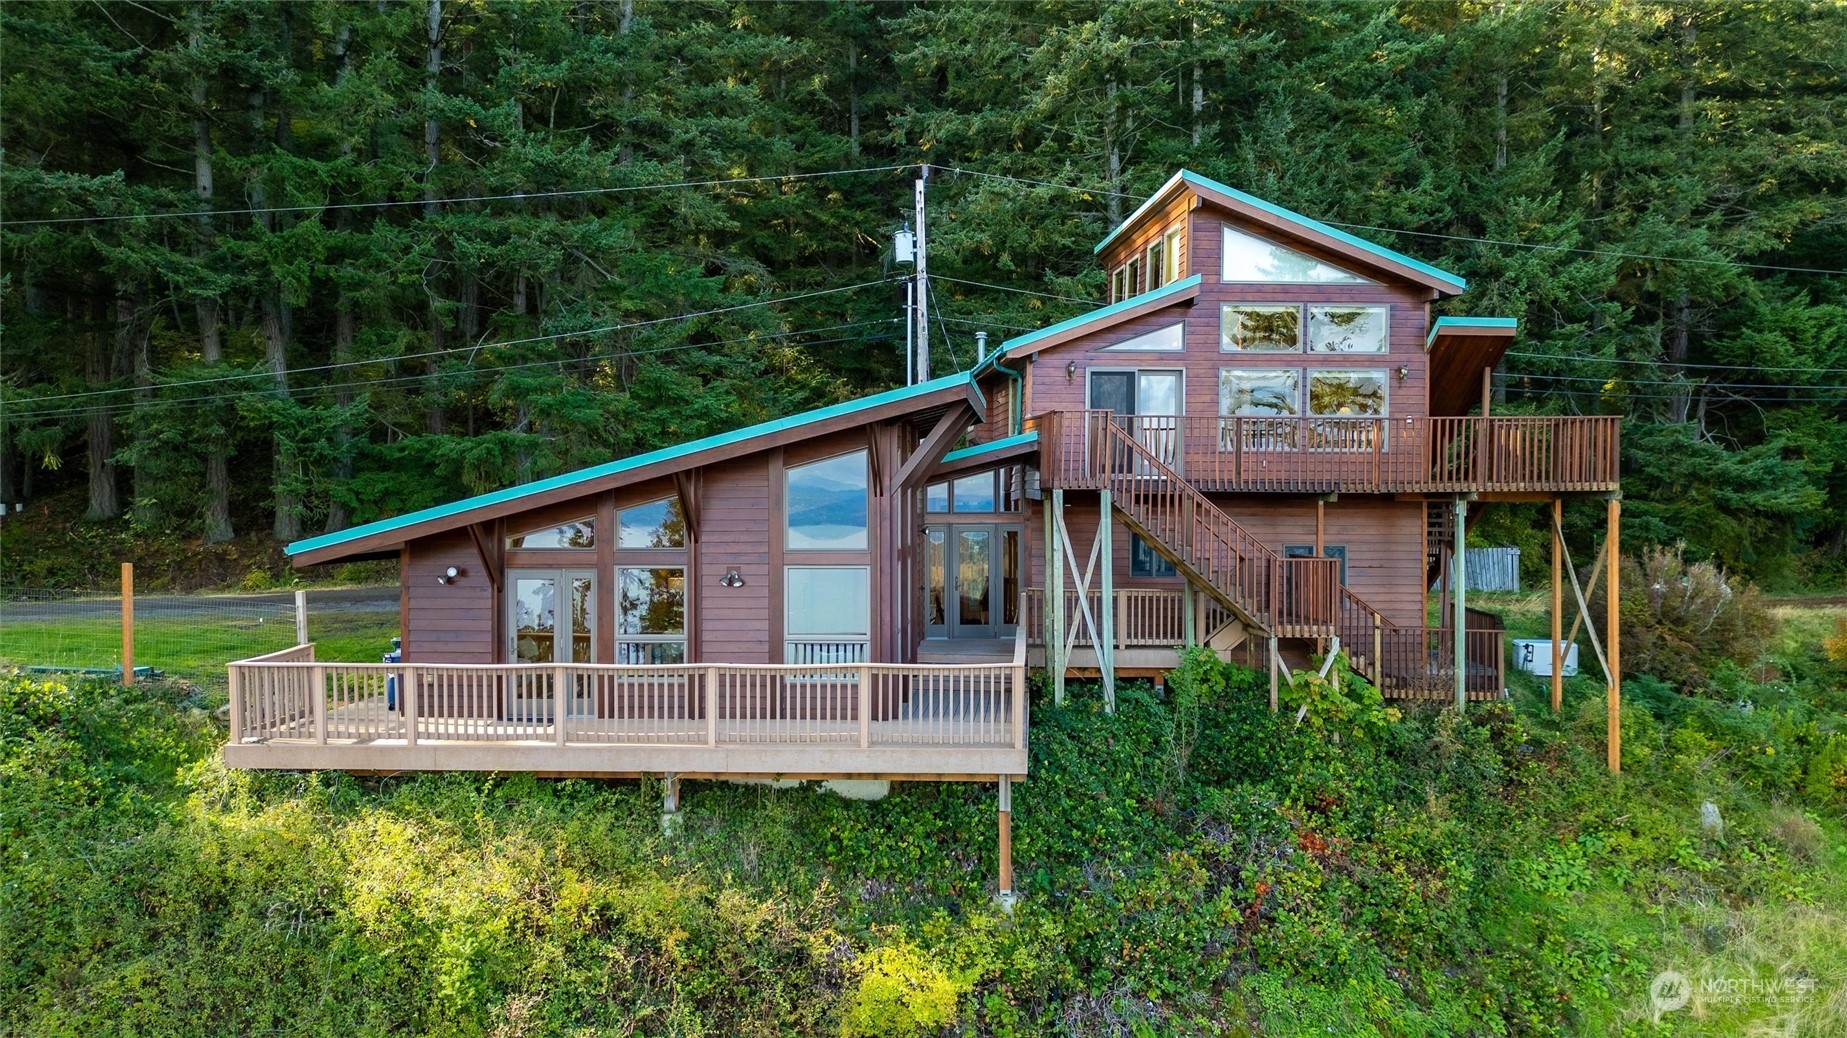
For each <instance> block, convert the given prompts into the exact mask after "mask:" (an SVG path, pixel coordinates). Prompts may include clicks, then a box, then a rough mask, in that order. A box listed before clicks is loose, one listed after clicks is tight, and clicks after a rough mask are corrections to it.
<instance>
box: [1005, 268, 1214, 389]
mask: <svg viewBox="0 0 1847 1038" xmlns="http://www.w3.org/2000/svg"><path fill="white" fill-rule="evenodd" d="M1203 283H1204V279H1203V278H1201V277H1200V276H1199V275H1198V274H1194V275H1193V276H1191V277H1184V278H1181V279H1180V280H1178V281H1175V282H1173V283H1172V284H1167V285H1162V286H1161V287H1160V288H1157V289H1155V290H1154V291H1152V292H1143V293H1142V294H1141V295H1138V296H1130V297H1129V298H1127V299H1124V300H1122V301H1121V302H1116V303H1111V304H1110V305H1108V306H1106V307H1103V308H1101V309H1098V310H1092V311H1090V312H1089V313H1084V314H1078V315H1077V316H1076V317H1072V318H1068V319H1066V320H1063V321H1060V322H1058V323H1057V324H1054V325H1048V326H1046V327H1044V328H1041V329H1039V330H1038V331H1036V332H1028V333H1026V334H1025V335H1021V336H1018V337H1016V338H1012V339H1008V340H1007V341H1006V342H1003V343H1001V344H1000V349H998V350H996V351H995V352H994V355H993V356H992V357H989V358H988V359H987V360H986V361H983V362H982V363H981V364H978V365H976V366H975V371H977V372H978V371H980V370H981V369H982V367H983V366H991V365H993V364H996V363H999V361H1000V358H1001V357H1002V356H1003V355H1004V354H1006V353H1008V352H1010V351H1012V350H1014V349H1017V348H1019V347H1021V346H1029V345H1031V344H1032V343H1035V342H1038V341H1039V340H1040V339H1043V338H1045V337H1046V336H1048V335H1057V334H1059V333H1060V332H1068V331H1070V330H1071V329H1073V328H1082V327H1083V326H1084V325H1087V324H1092V323H1094V322H1097V321H1107V320H1109V319H1110V318H1112V317H1114V316H1116V315H1117V314H1120V313H1122V312H1124V311H1126V310H1129V309H1131V308H1133V307H1137V306H1143V305H1145V304H1148V303H1158V302H1160V301H1161V300H1163V299H1166V298H1168V297H1169V296H1177V295H1181V294H1183V293H1185V292H1187V291H1189V290H1190V289H1195V288H1198V287H1199V286H1200V285H1201V284H1203Z"/></svg>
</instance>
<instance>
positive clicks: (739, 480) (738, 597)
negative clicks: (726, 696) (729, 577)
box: [699, 454, 781, 663]
mask: <svg viewBox="0 0 1847 1038" xmlns="http://www.w3.org/2000/svg"><path fill="white" fill-rule="evenodd" d="M768 462H769V456H768V455H767V454H756V455H752V456H750V457H747V458H740V459H738V460H736V461H728V462H725V463H724V464H722V465H714V466H712V467H710V468H708V469H706V470H705V472H704V474H703V477H702V481H703V485H702V486H701V488H700V517H699V521H700V538H699V570H700V572H701V573H702V574H704V586H703V587H702V588H701V590H702V591H704V592H706V593H705V594H704V595H703V596H702V599H703V600H702V601H701V603H700V613H701V615H700V622H701V624H702V627H701V630H700V640H701V642H702V645H703V648H704V653H703V661H704V662H711V663H767V662H770V661H771V660H770V637H769V635H770V632H769V616H770V590H771V580H770V544H769V527H770V523H769V516H770V479H769V465H768ZM732 569H735V570H737V571H738V575H739V576H741V577H743V578H744V586H743V587H723V586H720V585H719V583H718V581H719V579H720V578H722V577H723V576H724V575H725V573H726V572H727V571H728V570H732ZM775 662H781V660H780V659H777V660H776V661H775Z"/></svg>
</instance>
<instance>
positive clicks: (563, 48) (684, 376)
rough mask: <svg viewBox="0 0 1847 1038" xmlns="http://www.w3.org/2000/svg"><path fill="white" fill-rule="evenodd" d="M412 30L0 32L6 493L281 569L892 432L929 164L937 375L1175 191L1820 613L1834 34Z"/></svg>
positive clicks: (1803, 29) (1453, 12)
mask: <svg viewBox="0 0 1847 1038" xmlns="http://www.w3.org/2000/svg"><path fill="white" fill-rule="evenodd" d="M439 16H440V22H439V25H438V29H439V39H440V43H441V51H440V53H439V54H438V55H437V56H436V62H435V65H434V68H435V69H436V71H435V72H434V73H433V74H432V73H429V72H426V71H425V70H426V69H428V68H430V67H432V66H431V65H430V61H431V55H430V51H429V39H428V32H429V27H428V25H427V20H426V19H427V8H425V7H420V6H419V5H403V4H397V5H393V4H387V5H385V6H383V7H380V6H378V5H375V4H374V5H364V4H327V3H310V4H301V3H298V4H241V3H224V2H205V3H200V4H196V5H190V6H187V7H185V8H184V9H183V11H180V12H170V11H166V10H164V9H160V8H158V7H148V6H147V5H143V6H135V5H132V4H131V5H123V6H111V7H104V6H98V5H95V4H87V5H72V4H63V3H53V2H43V0H26V2H19V3H12V4H8V5H6V6H5V9H4V13H3V14H0V30H3V31H0V59H4V62H5V64H6V67H7V68H8V69H9V77H8V80H7V89H6V97H5V102H6V109H7V114H8V116H9V118H8V119H7V120H6V122H5V126H4V131H3V133H0V151H3V153H4V155H5V156H6V158H5V161H4V162H3V163H0V194H3V195H4V198H5V201H6V208H7V212H8V222H7V225H6V227H5V228H4V235H3V236H0V253H3V254H4V256H5V260H6V263H5V266H6V269H7V274H6V275H5V277H4V279H0V301H3V302H4V304H5V306H4V309H5V312H6V335H7V342H8V347H9V348H8V349H7V351H6V353H5V356H4V358H3V359H0V402H3V403H4V405H5V406H4V407H0V499H6V500H9V501H14V500H22V499H26V498H30V499H32V500H33V501H35V502H36V501H37V500H39V499H40V498H42V497H44V496H45V495H46V494H47V493H56V492H59V491H62V490H66V489H76V490H79V491H82V490H93V491H97V492H98V493H99V495H101V494H102V491H104V490H105V489H109V488H115V489H118V490H119V491H120V492H122V493H123V494H124V495H125V497H126V500H124V501H121V502H119V503H118V506H117V508H116V509H114V510H111V509H109V508H106V507H104V508H101V509H100V511H99V514H98V515H97V516H95V517H93V518H107V517H111V516H113V515H115V514H116V513H117V512H119V513H120V514H121V516H122V519H121V522H122V523H123V525H124V526H128V525H130V524H132V525H133V528H135V529H138V530H140V531H142V532H146V533H162V534H172V535H174V536H179V537H196V536H199V535H201V534H203V533H207V532H210V531H209V530H208V527H209V526H210V525H211V522H212V520H211V518H210V516H211V514H212V511H213V509H214V508H216V507H218V506H221V505H222V506H223V507H224V509H225V510H226V511H227V512H228V513H229V514H230V515H231V517H232V518H233V519H234V523H233V525H234V526H235V527H236V530H237V532H241V533H244V534H247V535H249V534H254V533H256V532H257V531H265V532H264V534H263V536H265V537H271V536H281V537H292V536H295V535H296V534H297V533H311V532H316V531H318V530H320V529H327V528H339V527H342V526H345V525H348V524H350V523H353V522H359V521H365V520H369V519H373V518H378V517H381V516H386V515H396V514H403V513H404V512H406V511H409V510H411V509H414V508H418V507H421V506H424V505H428V504H434V503H439V502H442V501H448V500H454V499H456V498H458V497H460V496H462V495H464V494H466V493H469V492H473V491H479V490H483V489H488V488H496V487H500V486H505V485H510V484H514V483H518V482H523V481H530V480H533V479H538V478H543V477H545V476H548V475H552V474H555V473H558V472H561V471H565V470H568V469H571V468H574V467H578V466H582V465H584V464H587V463H590V462H594V461H603V460H607V459H608V458H611V457H620V456H625V455H629V454H633V453H635V452H638V451H642V450H646V449H650V448H654V447H659V446H663V445H666V444H669V443H673V442H678V441H683V440H685V439H688V438H692V437H695V436H699V435H703V434H706V433H711V432H716V431H722V430H724V429H728V428H735V427H737V426H740V425H743V424H746V423H748V422H751V421H755V420H759V419H763V418H769V417H775V416H779V415H783V414H788V413H791V412H794V411H797V410H800V409H802V408H805V407H811V406H815V405H818V404H824V403H830V402H833V401H836V400H839V399H843V398H845V397H847V396H849V395H854V394H859V393H863V392H867V391H872V390H877V389H883V388H887V387H889V386H890V385H892V384H894V383H895V382H897V381H898V380H899V374H900V372H899V366H900V364H901V357H902V354H903V346H902V335H901V334H899V333H898V329H896V327H895V326H894V324H893V321H892V319H893V318H894V317H896V316H897V312H896V306H897V302H896V299H897V297H896V295H895V286H893V285H891V284H888V283H882V282H886V281H887V279H888V276H889V275H890V274H891V273H893V271H894V269H895V268H893V267H892V266H891V265H890V264H889V257H888V255H887V254H886V252H885V249H886V246H885V242H886V241H887V240H888V232H889V231H890V230H891V229H892V227H893V225H894V224H895V223H896V222H897V220H898V218H899V216H900V214H902V213H904V212H906V211H908V206H909V198H910V191H909V188H910V183H909V182H910V179H911V176H912V173H911V171H909V170H900V169H888V168H884V167H893V166H901V165H904V164H910V163H918V162H925V161H927V162H930V163H933V164H934V168H935V170H936V173H935V174H934V175H933V176H932V178H931V188H930V206H931V228H930V230H931V233H930V242H931V246H930V247H931V256H930V266H931V269H932V270H933V271H935V272H936V273H938V274H939V275H941V277H940V278H939V280H938V281H937V283H936V285H935V287H934V292H935V294H936V299H935V302H936V305H937V307H938V311H939V313H940V315H941V318H942V324H941V327H940V328H939V335H938V336H937V341H938V343H939V346H938V348H937V349H936V351H935V356H936V357H937V362H938V370H939V372H946V371H948V370H951V369H958V368H965V367H967V366H968V365H969V364H970V363H971V362H972V352H973V351H972V338H973V333H974V332H975V331H976V330H977V329H982V328H985V329H988V330H989V331H991V332H994V333H997V334H1002V335H1005V334H1009V333H1011V332H1013V331H1016V330H1030V329H1033V328H1038V327H1043V326H1045V325H1047V324H1050V323H1052V322H1055V321H1057V320H1061V319H1063V318H1066V317H1069V316H1072V315H1073V314H1075V313H1077V312H1079V311H1081V310H1083V309H1086V308H1088V306H1090V305H1091V303H1092V302H1093V301H1095V300H1097V299H1098V298H1099V297H1100V296H1101V295H1102V290H1103V281H1104V278H1103V273H1102V272H1101V271H1099V270H1096V269H1094V267H1093V266H1092V257H1091V253H1090V246H1091V245H1092V244H1093V243H1094V242H1095V241H1096V240H1097V239H1098V238H1100V237H1101V236H1102V235H1103V234H1104V233H1106V231H1107V230H1108V228H1109V227H1111V226H1113V225H1114V224H1115V223H1116V222H1117V221H1119V220H1120V219H1121V218H1122V217H1123V216H1125V215H1126V214H1127V213H1128V212H1129V211H1131V210H1132V209H1133V207H1134V206H1135V204H1136V203H1137V202H1138V201H1139V199H1140V198H1141V197H1143V196H1145V195H1146V194H1147V193H1148V192H1150V191H1152V190H1154V188H1155V187H1156V186H1157V185H1159V184H1160V183H1161V182H1163V181H1164V180H1166V179H1167V177H1169V176H1170V175H1171V174H1172V172H1173V171H1174V169H1176V168H1178V167H1181V166H1186V167H1190V168H1193V169H1195V170H1198V171H1200V172H1202V173H1205V174H1207V175H1210V176H1213V177H1216V178H1218V179H1221V180H1223V181H1225V182H1227V183H1230V184H1232V185H1234V186H1237V187H1240V188H1243V189H1246V190H1249V191H1251V192H1254V193H1256V194H1257V195H1259V196H1262V197H1264V198H1266V199H1270V200H1273V201H1275V202H1277V203H1278V204H1281V205H1285V206H1289V207H1291V208H1294V209H1297V210H1299V211H1302V212H1305V213H1308V214H1310V215H1313V216H1316V217H1318V218H1322V219H1326V220H1329V221H1332V222H1335V223H1337V224H1338V225H1340V226H1343V227H1350V228H1353V229H1355V232H1356V233H1359V234H1363V235H1365V236H1367V237H1369V238H1372V239H1375V240H1378V241H1380V243H1381V244H1385V245H1389V246H1392V247H1394V248H1397V249H1400V250H1402V251H1405V252H1407V253H1409V254H1411V255H1415V256H1418V257H1419V258H1421V259H1426V260H1429V261H1431V262H1435V263H1438V264H1440V265H1442V266H1444V267H1445V268H1446V269H1451V270H1454V271H1456V272H1457V273H1459V274H1461V275H1464V276H1465V277H1467V279H1468V281H1469V284H1470V286H1471V287H1470V290H1469V292H1468V293H1467V294H1466V295H1465V296H1464V297H1462V298H1461V299H1458V300H1456V301H1454V302H1452V303H1449V304H1446V305H1447V306H1448V307H1450V308H1451V309H1453V310H1454V312H1457V313H1469V314H1502V315H1508V316H1515V317H1519V318H1521V326H1520V327H1521V333H1520V338H1519V340H1518V342H1517V343H1516V345H1515V346H1514V349H1513V351H1512V352H1511V353H1510V355H1509V357H1508V358H1507V360H1506V361H1505V362H1504V363H1503V365H1502V369H1503V372H1504V375H1503V378H1502V379H1501V381H1500V382H1499V384H1498V392H1499V393H1500V394H1501V395H1503V396H1504V397H1505V400H1504V401H1497V402H1496V404H1495V408H1496V410H1497V411H1504V412H1506V413H1521V412H1526V411H1537V412H1564V413H1622V414H1625V415H1626V416H1628V419H1629V420H1628V421H1627V422H1626V423H1625V438H1624V458H1623V461H1624V467H1625V474H1626V475H1627V476H1628V481H1627V486H1626V488H1625V493H1626V500H1627V501H1628V502H1629V514H1630V517H1631V524H1630V529H1631V533H1632V536H1634V537H1636V538H1640V539H1641V540H1643V541H1647V542H1652V543H1658V544H1674V543H1679V542H1685V543H1686V544H1687V545H1688V546H1689V548H1690V550H1691V551H1692V552H1693V553H1694V554H1695V555H1697V556H1699V557H1707V556H1710V557H1713V558H1716V559H1718V560H1720V561H1721V562H1723V563H1724V564H1725V565H1726V566H1728V567H1730V568H1731V569H1733V570H1734V571H1737V572H1743V573H1748V574H1750V575H1751V576H1753V577H1755V578H1757V579H1759V580H1761V581H1765V582H1769V583H1775V584H1793V583H1796V582H1798V581H1802V580H1809V581H1816V582H1821V581H1839V580H1840V579H1841V578H1842V577H1843V575H1844V572H1847V571H1844V570H1843V566H1847V563H1844V562H1843V561H1842V560H1843V559H1847V554H1843V553H1841V552H1839V551H1838V545H1839V542H1840V538H1841V536H1842V531H1843V529H1847V464H1844V463H1843V462H1847V427H1844V426H1843V424H1842V423H1840V422H1839V421H1837V420H1836V418H1837V416H1838V413H1839V411H1840V408H1841V405H1842V403H1843V401H1844V400H1847V394H1844V393H1843V391H1842V390H1841V389H1840V377H1839V375H1838V374H1834V372H1838V371H1840V370H1842V369H1843V368H1844V367H1847V284H1844V282H1843V279H1841V278H1840V277H1838V276H1835V275H1833V274H1831V273H1829V272H1830V271H1833V270H1835V269H1837V268H1838V266H1839V263H1838V257H1839V256H1840V255H1841V254H1842V253H1843V238H1842V234H1841V232H1840V227H1841V226H1842V219H1841V217H1842V214H1843V204H1844V203H1843V198H1847V194H1844V193H1843V192H1842V191H1841V188H1842V186H1843V185H1842V177H1841V174H1840V169H1841V168H1842V167H1843V164H1842V163H1841V162H1840V161H1839V159H1840V156H1841V153H1842V150H1843V144H1844V138H1843V130H1842V126H1841V122H1840V120H1839V119H1838V118H1836V117H1835V114H1836V113H1835V109H1836V107H1837V105H1838V98H1839V97H1840V95H1841V94H1842V92H1843V91H1842V81H1841V76H1842V73H1841V71H1840V69H1841V66H1840V63H1838V62H1833V61H1830V60H1827V59H1826V58H1825V57H1824V58H1817V55H1823V56H1831V55H1833V54H1835V52H1836V51H1837V50H1838V45H1839V41H1840V40H1841V39H1842V38H1844V37H1847V32H1844V31H1843V28H1844V20H1847V14H1844V13H1843V11H1842V9H1841V8H1840V6H1839V5H1836V4H1826V3H1782V4H1755V5H1719V6H1695V7H1686V8H1676V7H1669V6H1663V5H1660V4H1655V3H1640V2H1634V0H1622V2H1613V3H1603V4H1594V5H1587V4H1530V5H1515V6H1508V5H1491V4H1479V3H1475V4H1463V5H1453V4H1452V5H1442V4H1409V5H1406V4H1388V3H1384V2H1383V0H1368V2H1363V3H1352V4H1340V5H1318V6H1315V7H1313V8H1312V9H1311V10H1310V13H1308V14H1306V15H1305V14H1304V13H1303V11H1302V10H1301V9H1299V8H1297V7H1294V6H1289V5H1281V4H1270V5H1262V4H1237V3H1230V2H1224V0H1202V2H1196V3H1188V4H1185V5H1176V4H1162V3H1154V2H1149V0H1121V2H1112V3H1108V4H1101V5H1098V4H1080V5H1073V4H1068V3H1062V2H1053V0H1033V2H1028V3H1013V4H1000V5H997V4H990V3H979V2H968V0H954V2H946V3H931V4H911V5H872V4H867V3H864V2H859V0H854V2H849V3H837V4H826V5H821V4H770V3H753V4H742V5H737V4H695V3H659V2H649V0H639V2H636V3H633V4H629V3H619V4H589V5H574V4H567V3H562V2H547V3H533V4H513V5H505V4H481V3H467V4H463V3H449V4H443V5H441V7H440V10H439ZM566 84H568V86H566ZM99 112H104V113H112V114H111V115H110V117H109V119H108V120H107V124H106V126H104V127H102V128H99V126H98V123H97V121H96V120H97V116H96V113H99ZM196 131H198V132H196ZM431 133H433V135H434V141H433V143H431V142H430V141H429V140H428V139H427V138H426V134H431ZM954 168H967V169H970V170H978V171H980V172H982V173H986V174H997V175H998V176H975V175H965V174H961V173H956V172H951V170H952V169H954ZM206 170H209V171H210V172H211V173H212V175H213V182H214V185H215V186H214V188H213V193H212V194H211V195H210V196H209V197H206V198H202V197H200V194H199V189H198V186H197V185H198V179H197V178H198V175H199V173H201V172H203V171H206ZM860 170H865V171H867V172H852V171H860ZM817 174H825V175H817ZM756 178H761V179H756ZM1002 178H1013V179H1002ZM663 185H681V186H663ZM426 200H427V202H426ZM264 206H275V207H279V208H280V209H281V210H282V211H277V212H267V213H265V212H257V213H251V212H245V211H243V210H245V209H250V208H259V209H260V208H262V207H264ZM210 209H219V210H225V211H224V212H223V213H222V214H221V215H218V216H216V217H212V218H209V219H201V218H196V217H185V218H171V219H167V218H160V217H161V215H162V214H176V213H191V212H197V211H199V210H210ZM87 215H101V216H108V217H111V218H112V219H110V220H108V221H95V222H80V221H79V222H64V223H33V222H29V221H33V220H41V219H42V220H69V219H70V218H72V217H80V216H87ZM117 217H149V218H147V219H114V218H117ZM854 285H863V286H865V287H862V288H857V289H854V290H853V291H841V292H837V293H833V294H828V295H813V296H807V297H806V298H802V299H799V300H795V301H791V302H787V303H772V302H771V301H772V300H775V299H778V298H781V297H786V296H796V295H802V294H805V293H808V292H811V291H819V290H824V289H844V288H847V287H849V286H854ZM991 285H1000V286H1004V289H1005V290H997V289H994V288H990V287H983V286H991ZM688 315H694V316H688ZM208 326H214V327H216V328H217V334H216V335H212V334H209V333H208ZM278 372H284V373H286V374H285V376H282V377H279V375H278ZM92 438H94V439H95V440H96V441H97V443H98V444H99V445H103V444H105V443H106V444H107V445H108V447H109V449H108V450H107V451H106V452H100V453H99V460H101V459H102V458H103V457H106V458H107V461H104V462H103V464H101V465H93V464H92V462H91V460H90V458H89V451H88V449H87V448H88V447H89V445H90V441H91V439H92ZM108 465H113V466H116V467H119V468H120V469H122V470H127V472H126V473H123V474H128V475H132V479H122V480H120V482H121V484H122V486H120V487H119V488H117V487H116V484H115V483H114V482H112V480H114V478H115V475H117V474H112V473H111V472H109V471H108V470H107V468H106V466H108ZM214 466H216V467H217V468H218V469H221V470H223V471H225V472H227V473H228V474H229V479H228V480H227V483H228V486H227V487H226V488H225V489H224V490H223V491H222V492H219V491H217V490H215V489H213V483H212V481H211V480H210V479H208V478H204V477H205V476H206V474H207V473H209V472H211V471H213V470H214ZM80 483H88V484H89V486H87V487H81V486H78V484H80ZM105 496H106V495H105ZM1506 522H1508V523H1509V524H1510V525H1514V526H1517V527H1519V528H1518V529H1515V530H1504V531H1501V534H1502V535H1504V536H1505V537H1506V538H1507V539H1508V540H1511V541H1513V542H1515V543H1522V544H1527V545H1531V546H1533V547H1537V546H1538V542H1536V541H1534V540H1533V539H1532V538H1533V537H1534V536H1535V534H1537V535H1539V536H1540V537H1543V535H1544V532H1545V531H1544V528H1543V523H1539V524H1536V523H1535V522H1534V521H1533V519H1532V517H1531V516H1530V515H1528V516H1524V517H1522V518H1520V519H1519V520H1517V521H1516V520H1506ZM222 532H223V531H219V532H218V533H222ZM1483 532H1487V531H1485V530H1484V531H1483ZM1580 533H1581V531H1578V530H1576V529H1575V528H1574V530H1573V536H1574V538H1577V537H1578V536H1579V534H1580ZM217 535H218V534H216V533H215V534H214V536H213V539H214V540H215V539H216V537H217ZM48 547H49V548H50V549H51V550H52V552H53V553H54V554H56V553H60V552H61V550H62V549H61V548H60V546H59V545H57V544H56V543H55V542H54V543H51V544H50V545H48ZM1527 557H1528V558H1529V559H1536V558H1537V554H1536V553H1534V552H1529V553H1528V556H1527ZM6 561H7V563H8V571H9V572H8V582H9V583H15V584H16V583H22V582H24V581H26V580H28V579H30V580H33V581H39V580H42V581H46V582H53V581H58V580H64V581H70V580H72V579H74V577H82V578H84V579H85V581H86V582H87V583H89V582H94V580H95V579H96V578H97V574H94V573H88V572H81V570H82V567H78V566H72V565H68V564H64V563H62V562H58V561H53V560H38V559H34V558H33V557H32V555H31V554H30V553H27V552H14V551H13V550H12V549H10V548H9V549H8V554H7V559H6ZM15 574H18V575H19V579H18V580H15V579H14V575H15ZM34 586H48V584H47V583H36V582H35V583H34Z"/></svg>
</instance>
